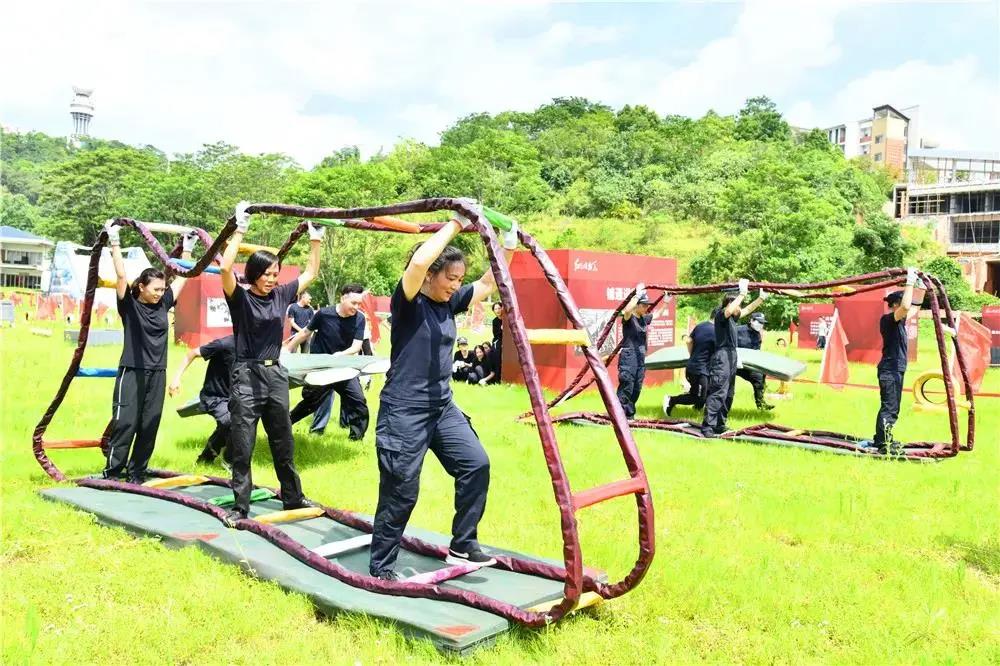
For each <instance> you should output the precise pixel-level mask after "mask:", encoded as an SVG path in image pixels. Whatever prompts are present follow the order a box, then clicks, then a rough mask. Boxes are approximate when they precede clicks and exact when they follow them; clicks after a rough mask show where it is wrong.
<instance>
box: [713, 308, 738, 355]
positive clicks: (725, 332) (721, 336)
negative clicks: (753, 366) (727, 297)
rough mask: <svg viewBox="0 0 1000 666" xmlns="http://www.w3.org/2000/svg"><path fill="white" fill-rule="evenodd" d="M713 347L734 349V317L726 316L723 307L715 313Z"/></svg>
mask: <svg viewBox="0 0 1000 666" xmlns="http://www.w3.org/2000/svg"><path fill="white" fill-rule="evenodd" d="M715 349H716V351H718V350H720V349H734V350H735V349H736V317H735V316H734V317H727V316H726V309H725V308H719V312H718V313H717V314H716V315H715Z"/></svg>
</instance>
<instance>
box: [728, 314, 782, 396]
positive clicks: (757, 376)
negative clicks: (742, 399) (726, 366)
mask: <svg viewBox="0 0 1000 666" xmlns="http://www.w3.org/2000/svg"><path fill="white" fill-rule="evenodd" d="M766 323H767V319H766V318H765V317H764V313H763V312H754V313H753V314H752V315H750V322H749V323H748V324H745V325H744V324H741V325H740V326H737V327H736V344H737V346H739V347H742V348H743V349H760V347H761V344H762V343H763V342H764V324H766ZM736 376H737V377H742V378H743V379H745V380H746V381H748V382H750V386H752V387H753V400H754V402H755V403H756V404H757V409H760V410H764V411H770V410H772V409H774V405H771V404H768V403H767V401H766V400H764V391H765V390H766V389H767V379H766V378H765V377H764V373H763V372H761V371H760V370H751V369H750V368H743V367H741V368H738V369H737V370H736Z"/></svg>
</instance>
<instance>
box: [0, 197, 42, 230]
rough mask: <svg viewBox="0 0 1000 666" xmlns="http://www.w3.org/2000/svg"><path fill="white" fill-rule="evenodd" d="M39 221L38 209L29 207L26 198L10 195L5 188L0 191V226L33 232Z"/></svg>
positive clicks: (29, 204)
mask: <svg viewBox="0 0 1000 666" xmlns="http://www.w3.org/2000/svg"><path fill="white" fill-rule="evenodd" d="M39 220H40V216H39V214H38V209H37V208H35V207H34V206H32V205H31V203H30V202H29V201H28V198H27V197H25V196H24V195H23V194H11V193H10V192H8V191H7V190H6V188H4V189H2V190H0V225H3V226H7V227H14V228H15V229H21V230H22V231H34V230H35V228H36V227H37V226H38V223H39Z"/></svg>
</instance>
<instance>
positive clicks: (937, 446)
mask: <svg viewBox="0 0 1000 666" xmlns="http://www.w3.org/2000/svg"><path fill="white" fill-rule="evenodd" d="M918 275H919V277H920V278H921V280H922V281H923V282H924V285H926V287H927V294H928V298H929V301H930V309H931V314H932V319H933V322H934V336H935V339H936V342H937V351H938V356H939V358H940V360H941V373H942V375H943V381H944V385H945V397H946V402H947V409H948V424H949V427H950V430H951V442H950V443H946V442H912V443H909V444H907V445H906V447H905V449H904V456H903V457H907V458H949V457H952V456H956V455H958V452H959V451H971V450H972V448H973V446H974V444H975V411H976V410H975V404H974V398H973V392H972V383H971V382H970V380H969V373H968V367H967V364H966V360H965V355H964V352H963V350H962V346H961V344H960V343H959V341H958V338H957V337H956V336H952V344H953V345H954V350H955V358H956V360H957V362H958V367H959V372H960V375H961V377H962V383H963V389H964V393H965V396H966V401H967V402H966V403H963V405H962V406H963V408H967V409H968V417H967V418H968V422H967V425H966V443H965V444H962V443H961V433H960V429H959V424H958V404H957V400H956V394H955V387H954V385H953V382H952V375H951V372H950V371H949V368H948V353H947V343H946V342H945V339H944V338H945V331H944V328H943V326H942V322H941V318H942V306H943V310H944V312H943V315H944V319H945V321H946V323H947V326H949V327H950V328H951V329H952V330H955V315H954V312H953V311H952V309H951V304H950V303H949V301H948V295H947V293H946V292H945V289H944V285H942V284H941V281H940V280H939V279H938V278H936V277H935V276H933V275H928V274H925V273H919V274H918ZM905 277H906V269H904V268H892V269H889V270H885V271H881V272H878V273H867V274H864V275H855V276H851V277H846V278H841V279H839V280H828V281H825V282H814V283H805V284H794V283H773V282H753V283H751V284H750V287H749V288H750V289H751V290H756V289H764V290H766V291H769V292H771V293H775V294H779V295H783V296H787V297H790V298H794V299H798V300H810V299H828V298H833V299H837V298H844V297H847V296H852V295H855V294H859V293H863V292H867V291H874V290H878V289H885V288H886V287H893V286H898V285H902V284H903V283H904V282H905ZM852 285H857V286H852ZM736 286H737V284H736V283H735V282H733V283H724V284H711V285H699V286H680V285H654V284H650V285H647V287H646V288H647V289H651V290H657V291H660V292H661V294H660V296H659V298H657V299H656V301H655V302H654V304H653V306H655V304H656V303H658V302H659V301H660V300H661V299H662V298H663V297H664V296H666V295H667V294H675V295H687V294H706V293H716V292H722V291H724V290H728V289H734V288H735V287H736ZM634 295H635V290H633V291H632V292H630V293H629V295H628V296H626V298H625V299H624V300H623V301H622V302H621V303H620V304H619V305H618V307H617V308H616V309H615V310H614V312H613V313H612V315H611V317H610V318H609V320H608V322H607V324H606V325H605V326H604V329H603V330H602V331H601V334H600V335H599V336H598V338H597V340H596V341H595V343H594V344H595V346H597V347H598V348H600V346H601V345H603V344H604V343H605V342H606V341H607V339H608V337H609V336H610V335H611V332H612V330H613V329H614V326H615V321H616V319H617V317H618V316H619V315H620V314H621V312H622V310H623V309H624V308H625V305H626V304H627V303H628V302H629V300H631V298H632V297H633V296H634ZM621 347H622V342H619V343H618V345H617V346H616V347H615V348H614V349H613V350H612V352H611V354H610V355H609V356H608V357H607V359H606V360H605V363H604V366H605V368H606V367H608V366H609V365H610V364H611V362H612V361H613V360H614V358H615V356H616V355H617V354H618V352H619V351H620V350H621ZM589 373H590V367H584V368H582V369H581V370H580V372H579V373H577V375H576V377H574V378H573V380H572V381H571V382H570V383H569V384H568V385H567V386H566V388H564V389H563V390H562V391H561V392H560V393H559V395H557V396H556V397H555V398H553V399H552V400H550V401H549V402H548V404H547V407H548V408H549V409H551V408H553V407H555V406H557V405H560V404H562V403H564V402H567V401H569V400H571V399H572V398H573V397H575V396H577V395H579V394H580V393H581V392H582V391H583V390H585V389H586V388H588V387H589V386H590V385H591V384H592V383H593V382H594V378H593V377H588V374H589ZM530 417H531V413H526V414H523V415H522V416H521V418H522V419H527V418H530ZM555 421H556V422H563V421H585V422H589V423H595V424H607V423H608V422H609V419H608V417H607V416H605V415H603V414H593V413H585V412H574V413H570V414H561V415H559V416H558V417H556V419H555ZM631 425H632V427H636V428H646V429H651V430H666V431H671V432H680V433H683V434H686V435H691V436H695V437H700V436H701V435H700V433H699V432H698V430H697V429H696V428H691V427H690V424H689V423H688V422H686V421H682V420H678V419H637V420H634V421H632V422H631ZM722 438H723V439H751V440H752V439H755V438H756V439H757V440H761V439H763V440H767V439H771V440H780V441H785V442H792V443H797V444H802V445H805V446H807V447H812V448H833V449H842V450H850V451H852V452H866V449H864V448H863V447H860V446H859V443H860V439H859V438H857V437H853V436H850V435H844V434H840V433H834V432H827V431H802V430H793V429H791V428H787V427H784V426H780V425H776V424H771V423H764V424H758V425H753V426H749V427H747V428H743V429H741V430H736V431H732V432H729V433H726V434H725V435H723V436H722ZM867 451H871V450H870V449H869V450H867Z"/></svg>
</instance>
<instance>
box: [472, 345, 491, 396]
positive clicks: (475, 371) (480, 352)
mask: <svg viewBox="0 0 1000 666" xmlns="http://www.w3.org/2000/svg"><path fill="white" fill-rule="evenodd" d="M475 355H476V356H475V360H474V361H473V362H472V369H471V370H469V376H468V377H466V381H467V382H468V383H470V384H477V385H479V386H486V385H487V384H496V383H497V371H496V368H495V367H494V366H493V361H492V359H491V358H490V357H491V354H490V348H489V346H487V344H486V343H485V342H484V343H483V344H481V345H476V350H475Z"/></svg>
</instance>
